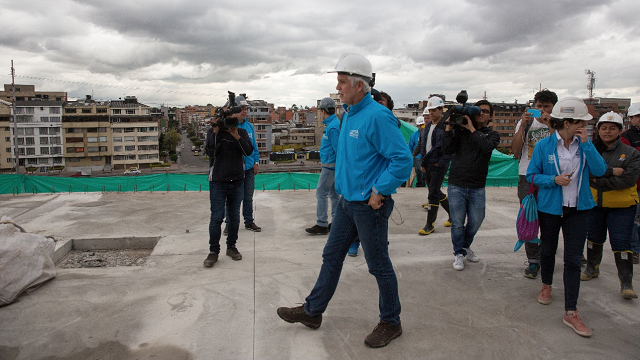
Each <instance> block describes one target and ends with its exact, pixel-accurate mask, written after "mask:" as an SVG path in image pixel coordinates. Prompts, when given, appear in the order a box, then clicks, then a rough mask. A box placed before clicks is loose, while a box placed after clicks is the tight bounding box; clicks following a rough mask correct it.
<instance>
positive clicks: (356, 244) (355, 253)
mask: <svg viewBox="0 0 640 360" xmlns="http://www.w3.org/2000/svg"><path fill="white" fill-rule="evenodd" d="M359 247H360V243H359V242H357V241H354V242H353V244H351V247H350V248H349V252H348V253H347V255H349V256H351V257H356V256H358V248H359Z"/></svg>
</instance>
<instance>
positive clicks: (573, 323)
mask: <svg viewBox="0 0 640 360" xmlns="http://www.w3.org/2000/svg"><path fill="white" fill-rule="evenodd" d="M562 322H563V323H565V325H567V326H568V327H570V328H572V329H573V331H575V332H576V333H577V334H578V335H580V336H584V337H589V336H591V330H590V329H589V328H588V327H587V325H585V324H584V323H583V322H582V319H580V316H578V310H576V311H574V312H573V314H570V315H569V314H568V313H567V312H565V313H564V316H563V318H562Z"/></svg>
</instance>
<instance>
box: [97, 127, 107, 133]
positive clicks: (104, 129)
mask: <svg viewBox="0 0 640 360" xmlns="http://www.w3.org/2000/svg"><path fill="white" fill-rule="evenodd" d="M98 132H107V128H106V127H99V128H98Z"/></svg>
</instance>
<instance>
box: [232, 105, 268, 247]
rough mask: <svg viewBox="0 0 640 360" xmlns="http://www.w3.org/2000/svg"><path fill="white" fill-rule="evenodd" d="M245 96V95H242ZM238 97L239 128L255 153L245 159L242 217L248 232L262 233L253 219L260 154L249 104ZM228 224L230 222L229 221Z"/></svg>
mask: <svg viewBox="0 0 640 360" xmlns="http://www.w3.org/2000/svg"><path fill="white" fill-rule="evenodd" d="M242 95H244V94H242ZM242 95H238V96H236V106H241V107H242V111H241V112H240V113H239V114H238V128H239V129H244V130H245V131H246V132H247V134H249V138H250V139H251V145H252V146H253V152H252V153H251V154H249V155H247V156H245V157H244V194H243V198H242V217H243V218H244V228H245V229H247V230H251V231H255V232H260V231H262V228H260V227H259V226H258V225H256V223H255V221H254V219H253V191H254V189H255V176H256V175H257V174H258V164H259V163H260V152H259V151H258V144H257V143H256V133H255V131H254V130H253V124H251V123H250V122H249V119H248V118H247V108H248V107H249V103H248V102H247V100H246V99H245V97H244V96H242ZM227 223H228V221H227ZM227 230H228V229H227V226H226V225H225V228H224V234H225V235H226V234H227Z"/></svg>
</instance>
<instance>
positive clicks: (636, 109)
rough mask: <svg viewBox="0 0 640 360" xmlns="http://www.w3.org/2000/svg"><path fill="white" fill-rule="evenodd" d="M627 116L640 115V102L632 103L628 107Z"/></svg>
mask: <svg viewBox="0 0 640 360" xmlns="http://www.w3.org/2000/svg"><path fill="white" fill-rule="evenodd" d="M627 115H628V116H634V115H640V102H637V103H633V104H631V106H629V111H628V112H627Z"/></svg>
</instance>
